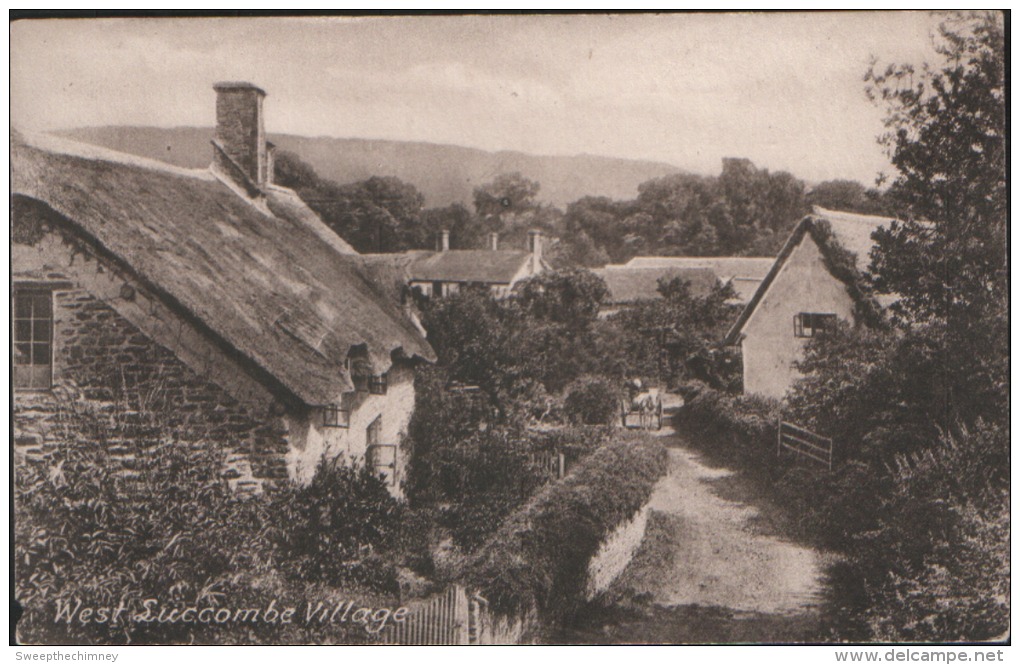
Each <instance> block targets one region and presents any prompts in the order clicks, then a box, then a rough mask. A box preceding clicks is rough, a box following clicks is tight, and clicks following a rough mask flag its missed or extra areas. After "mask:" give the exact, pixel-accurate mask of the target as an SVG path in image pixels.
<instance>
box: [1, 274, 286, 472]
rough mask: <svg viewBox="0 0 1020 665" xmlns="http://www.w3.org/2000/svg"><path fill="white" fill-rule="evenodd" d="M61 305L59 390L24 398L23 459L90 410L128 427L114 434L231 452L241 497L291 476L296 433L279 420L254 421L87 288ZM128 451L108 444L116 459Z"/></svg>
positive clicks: (67, 295) (57, 306)
mask: <svg viewBox="0 0 1020 665" xmlns="http://www.w3.org/2000/svg"><path fill="white" fill-rule="evenodd" d="M53 303H54V309H53V313H54V317H53V318H54V339H53V341H54V352H53V375H54V389H53V390H51V391H17V392H16V393H15V399H14V422H15V449H16V450H17V451H20V452H21V453H23V454H29V455H35V454H42V453H45V451H46V449H47V448H48V447H51V446H53V445H55V444H56V443H57V441H59V439H60V438H61V437H63V436H67V435H68V432H69V431H73V430H74V427H73V425H74V424H73V423H68V422H67V421H66V419H68V418H75V417H80V413H81V408H82V407H83V406H84V405H88V407H89V408H90V410H91V412H93V413H100V414H106V415H107V416H109V417H110V418H111V419H113V420H116V421H117V422H118V423H120V424H119V425H118V426H117V427H116V428H113V429H111V430H110V432H114V433H118V432H119V433H121V434H127V435H132V436H144V435H146V431H145V430H146V428H153V427H159V428H160V429H161V430H162V431H163V432H164V433H167V432H169V433H172V435H173V436H175V437H178V438H180V439H181V440H185V441H204V442H209V443H211V444H212V445H216V446H219V447H221V448H222V449H223V450H225V451H228V453H229V458H230V462H231V463H232V465H233V467H234V468H232V469H230V470H228V471H227V475H228V477H230V478H232V480H233V481H234V483H235V484H237V485H238V486H239V487H241V488H244V489H254V481H255V479H280V478H286V477H287V468H286V463H285V456H286V452H287V440H286V434H287V433H286V430H285V429H284V427H283V424H282V421H281V420H280V419H279V418H267V417H265V415H264V414H259V413H254V412H253V410H252V409H251V408H249V407H247V406H246V405H244V404H241V403H240V402H238V401H237V400H236V399H234V398H233V397H231V396H230V395H228V394H227V393H226V392H225V391H224V390H223V389H222V388H220V387H219V386H217V385H215V384H213V383H211V382H210V381H208V380H206V379H204V378H202V377H200V376H198V375H197V374H196V373H195V372H194V371H193V370H192V369H191V368H189V367H188V366H187V365H185V364H184V363H183V362H182V361H181V360H180V359H179V358H177V356H175V355H174V354H173V353H171V352H170V351H169V350H167V349H166V348H164V347H162V346H160V345H159V344H156V343H155V342H153V341H152V340H151V339H150V338H149V337H147V336H146V335H145V334H143V333H142V332H141V331H140V330H139V329H138V328H137V327H136V326H134V325H133V324H132V323H131V322H129V321H127V320H126V319H125V318H123V317H122V316H120V315H119V314H118V313H117V312H116V311H115V310H114V309H113V308H112V307H110V306H109V305H108V304H106V303H104V302H103V301H101V300H99V299H98V298H96V297H95V296H94V295H92V294H90V293H89V292H87V291H85V290H84V289H81V288H71V289H68V290H57V291H55V292H54V296H53ZM125 423H127V424H130V425H134V427H127V426H125ZM119 443H120V442H118V441H116V440H114V441H108V442H107V445H110V446H111V447H112V448H111V452H113V453H114V454H116V453H117V452H118V444H119ZM248 473H250V475H251V477H249V478H245V477H244V476H246V475H248Z"/></svg>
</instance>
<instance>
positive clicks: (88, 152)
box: [11, 134, 434, 405]
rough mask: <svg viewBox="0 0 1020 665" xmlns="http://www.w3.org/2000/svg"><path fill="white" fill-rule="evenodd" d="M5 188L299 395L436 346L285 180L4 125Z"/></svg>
mask: <svg viewBox="0 0 1020 665" xmlns="http://www.w3.org/2000/svg"><path fill="white" fill-rule="evenodd" d="M11 170H12V194H13V195H15V196H20V197H27V198H29V199H34V200H37V201H40V202H41V203H43V204H45V205H46V206H48V207H49V208H51V209H52V210H54V211H55V212H56V213H58V214H59V215H60V216H61V217H62V218H64V221H65V222H66V223H67V224H68V225H70V226H71V227H72V229H73V231H74V232H76V233H78V234H80V235H83V236H84V237H85V238H87V239H88V240H89V241H91V242H92V243H94V244H96V245H97V246H98V247H99V248H100V250H102V251H103V252H106V253H108V254H109V255H112V256H113V257H115V258H116V259H118V260H119V261H120V262H122V264H123V265H125V266H126V267H127V268H128V269H129V270H130V271H132V272H133V273H134V274H135V275H136V276H137V277H138V278H139V279H140V280H142V281H143V282H144V283H145V284H147V285H148V286H149V287H150V288H151V289H152V290H153V292H154V293H156V294H158V295H159V296H160V297H162V298H163V299H164V300H165V301H166V302H167V303H168V304H169V305H171V306H172V307H175V308H176V309H177V310H178V311H180V312H181V313H182V314H183V315H185V316H187V317H189V318H191V319H192V320H195V321H196V322H197V323H198V324H199V325H200V327H201V328H203V329H205V330H206V331H207V332H209V333H210V334H211V335H214V336H215V337H216V338H217V341H218V342H220V343H222V344H225V345H226V346H227V347H229V348H230V349H231V350H233V351H234V352H236V353H237V354H239V355H240V356H241V357H242V358H243V359H244V360H246V361H249V362H250V363H253V364H254V365H255V366H256V367H257V368H258V369H260V370H261V371H262V372H264V373H265V374H268V375H269V376H270V377H272V378H273V379H274V380H275V381H276V382H278V384H279V385H280V386H282V387H284V388H285V389H286V390H288V391H289V392H290V393H291V394H292V395H293V396H294V397H296V398H297V399H299V400H300V401H302V402H304V403H305V404H309V405H320V404H327V403H330V402H333V401H335V400H336V398H337V397H338V396H339V395H340V394H341V393H342V392H346V391H349V390H350V389H351V388H352V384H351V380H350V377H349V376H348V374H347V372H346V371H345V370H344V361H345V360H346V358H347V355H348V353H349V351H350V350H351V348H352V347H359V348H365V349H367V351H368V354H369V359H370V362H371V364H372V366H373V369H374V370H375V371H377V372H382V371H385V370H386V369H388V368H389V366H390V365H391V363H392V359H393V358H394V357H407V358H413V357H417V358H421V359H427V360H432V359H434V354H433V351H432V350H431V348H430V347H429V346H428V343H427V342H426V341H425V340H424V339H423V337H422V336H421V334H420V333H419V331H417V330H416V329H415V327H414V325H413V324H412V323H411V322H410V321H408V320H407V318H406V317H404V316H403V314H402V312H401V311H400V308H399V307H398V306H397V305H396V304H395V303H394V302H392V299H391V298H390V297H389V296H388V294H387V293H386V292H385V290H384V288H383V287H381V286H380V285H378V284H376V283H375V282H374V281H372V279H371V278H370V276H369V274H368V272H367V270H366V268H365V266H363V265H362V259H361V257H360V256H359V255H358V254H356V253H355V252H354V250H353V249H351V247H350V245H348V244H347V243H345V242H344V241H343V240H341V239H340V238H339V237H338V236H336V234H334V233H333V232H332V231H330V230H329V229H328V228H327V227H326V226H325V225H324V224H323V223H322V222H321V221H320V220H319V219H318V218H317V217H316V216H315V214H314V213H313V212H312V211H311V210H309V209H308V208H307V207H306V206H305V205H304V204H303V203H302V202H301V200H300V199H299V198H298V197H297V196H296V195H295V194H294V193H293V192H292V191H290V190H288V189H284V188H279V187H270V188H269V191H268V192H267V195H266V200H265V201H264V202H259V201H254V200H251V199H248V198H246V197H245V196H244V195H243V194H240V193H238V191H237V190H236V189H234V188H233V187H230V186H228V185H227V184H225V183H224V182H223V181H221V179H219V178H218V177H217V176H216V175H215V174H214V173H212V172H210V171H209V170H187V169H180V168H175V167H172V166H168V165H165V164H162V163H160V162H155V161H150V160H143V159H140V158H136V157H129V156H127V155H122V154H120V153H114V152H112V151H104V150H102V149H99V148H93V147H91V146H82V145H80V144H75V143H73V142H70V141H64V140H60V139H53V138H51V137H23V136H21V135H17V134H13V135H12V145H11Z"/></svg>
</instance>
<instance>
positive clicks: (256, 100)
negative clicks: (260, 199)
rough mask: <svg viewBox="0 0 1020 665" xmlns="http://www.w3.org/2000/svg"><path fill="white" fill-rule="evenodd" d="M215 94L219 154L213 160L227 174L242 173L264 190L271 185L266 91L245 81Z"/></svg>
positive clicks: (228, 83) (220, 85)
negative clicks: (264, 110)
mask: <svg viewBox="0 0 1020 665" xmlns="http://www.w3.org/2000/svg"><path fill="white" fill-rule="evenodd" d="M213 90H215V91H216V140H215V142H214V143H215V145H216V151H215V154H214V160H215V162H216V164H217V165H218V166H220V168H221V170H222V171H224V172H225V173H228V174H236V173H237V172H238V171H240V173H241V174H243V176H237V177H239V178H240V179H242V180H243V179H244V178H247V179H248V181H249V182H248V183H244V182H242V183H240V184H241V185H242V186H245V188H246V189H250V188H251V187H252V186H254V187H255V189H259V190H260V189H262V188H263V187H265V186H266V184H268V182H269V181H270V175H269V155H268V150H267V147H266V128H265V122H264V120H263V117H262V101H263V100H264V99H265V97H266V91H265V90H263V89H262V88H260V87H258V86H256V85H252V84H251V83H247V82H244V81H225V82H221V83H217V84H215V85H213Z"/></svg>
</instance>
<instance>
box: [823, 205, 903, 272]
mask: <svg viewBox="0 0 1020 665" xmlns="http://www.w3.org/2000/svg"><path fill="white" fill-rule="evenodd" d="M811 217H813V218H815V219H816V220H819V221H821V220H824V221H826V222H828V224H829V228H830V229H832V233H833V235H835V236H836V240H837V241H838V242H839V244H840V245H841V246H842V247H843V249H845V250H847V251H849V252H853V253H854V254H855V255H856V256H857V267H858V268H859V269H860V270H862V271H863V270H867V268H868V264H869V263H871V258H870V254H871V250H872V248H873V247H874V246H875V241H874V240H872V238H871V234H873V233H874V232H875V231H877V230H878V229H880V228H882V227H886V226H888V225H889V224H891V223H892V222H893V218H892V217H877V216H875V215H859V214H857V213H852V212H840V211H836V210H826V209H825V208H820V207H818V206H814V209H813V211H812V214H811Z"/></svg>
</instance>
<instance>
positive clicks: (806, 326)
mask: <svg viewBox="0 0 1020 665" xmlns="http://www.w3.org/2000/svg"><path fill="white" fill-rule="evenodd" d="M835 327H836V315H835V314H819V313H817V312H801V313H800V314H798V315H797V316H795V317H793V334H794V336H796V337H817V336H818V335H822V334H825V333H826V332H827V331H830V330H832V329H833V328H835Z"/></svg>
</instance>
